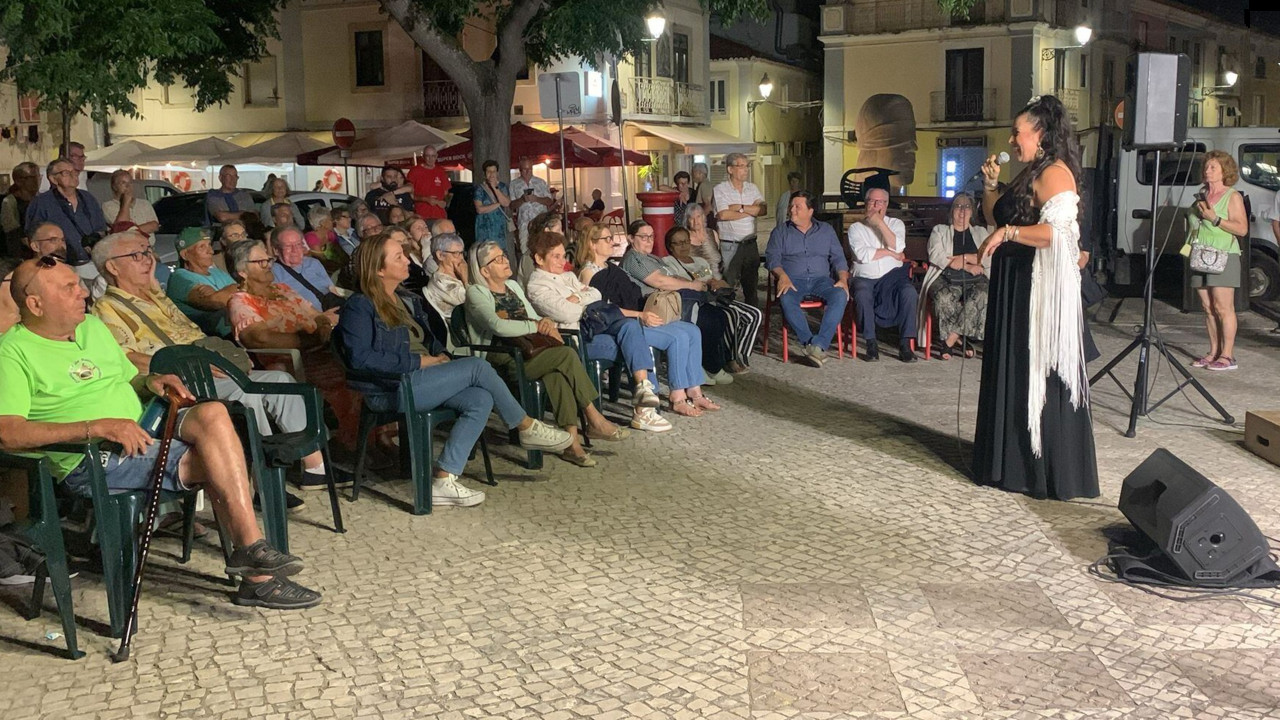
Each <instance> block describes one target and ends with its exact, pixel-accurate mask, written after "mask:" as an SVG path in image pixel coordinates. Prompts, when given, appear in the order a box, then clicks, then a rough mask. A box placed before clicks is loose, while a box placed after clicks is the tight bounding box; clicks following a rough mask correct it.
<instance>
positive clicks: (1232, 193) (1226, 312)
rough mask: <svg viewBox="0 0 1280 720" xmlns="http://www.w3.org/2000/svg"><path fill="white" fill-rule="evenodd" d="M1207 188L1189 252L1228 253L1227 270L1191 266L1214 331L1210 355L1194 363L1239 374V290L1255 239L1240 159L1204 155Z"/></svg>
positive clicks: (1200, 195)
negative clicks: (1195, 248) (1245, 247)
mask: <svg viewBox="0 0 1280 720" xmlns="http://www.w3.org/2000/svg"><path fill="white" fill-rule="evenodd" d="M1203 162H1204V189H1203V190H1202V191H1201V192H1199V193H1197V194H1196V202H1195V204H1194V205H1193V206H1192V208H1191V209H1192V211H1193V212H1194V213H1195V215H1194V217H1191V218H1190V221H1191V222H1190V225H1191V227H1190V234H1189V235H1188V237H1187V245H1186V246H1185V248H1184V250H1183V253H1184V254H1187V255H1190V253H1191V244H1192V242H1193V241H1194V242H1195V243H1198V244H1200V245H1207V246H1209V247H1211V248H1213V249H1214V250H1219V251H1222V252H1225V253H1227V266H1226V268H1225V269H1224V270H1223V271H1222V272H1220V273H1206V272H1196V271H1194V270H1191V269H1190V267H1189V266H1188V273H1189V274H1190V277H1191V287H1193V288H1195V290H1196V294H1197V295H1198V296H1199V297H1200V306H1201V307H1202V308H1204V322H1205V327H1206V328H1207V329H1208V331H1209V353H1208V354H1207V355H1205V356H1204V357H1202V358H1200V359H1198V360H1196V361H1195V362H1193V363H1191V366H1192V367H1202V368H1205V369H1207V370H1235V369H1236V367H1237V365H1236V349H1235V348H1236V288H1238V287H1240V275H1241V270H1240V241H1239V240H1238V239H1237V238H1240V237H1244V236H1245V235H1248V234H1249V218H1248V216H1247V215H1246V213H1245V210H1244V199H1243V198H1242V197H1241V195H1240V193H1239V192H1238V191H1236V189H1235V188H1234V187H1233V186H1234V185H1235V184H1236V183H1237V182H1238V181H1239V180H1240V171H1239V169H1238V166H1237V165H1236V160H1235V158H1233V157H1232V156H1231V155H1230V154H1228V153H1225V152H1222V151H1221V150H1210V151H1209V152H1207V153H1205V156H1204V161H1203Z"/></svg>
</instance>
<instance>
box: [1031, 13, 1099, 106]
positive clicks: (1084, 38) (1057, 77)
mask: <svg viewBox="0 0 1280 720" xmlns="http://www.w3.org/2000/svg"><path fill="white" fill-rule="evenodd" d="M1075 38H1076V44H1075V45H1065V46H1063V47H1054V48H1044V49H1043V50H1041V51H1040V60H1041V61H1042V62H1047V61H1049V60H1052V61H1053V94H1054V97H1058V95H1059V94H1060V93H1061V87H1062V82H1061V81H1062V79H1063V77H1062V76H1063V70H1062V55H1063V53H1065V52H1066V51H1068V50H1076V49H1079V48H1082V47H1084V46H1085V45H1088V44H1089V41H1090V40H1091V39H1093V28H1091V27H1089V26H1088V25H1077V26H1076V29H1075ZM1058 99H1059V100H1061V99H1062V98H1060V97H1059V98H1058Z"/></svg>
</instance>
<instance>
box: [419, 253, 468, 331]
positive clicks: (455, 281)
mask: <svg viewBox="0 0 1280 720" xmlns="http://www.w3.org/2000/svg"><path fill="white" fill-rule="evenodd" d="M464 247H465V246H464V245H463V242H462V238H461V237H459V236H458V235H457V233H443V234H440V235H436V236H435V237H433V238H431V257H432V258H434V259H435V261H436V265H437V266H438V269H437V270H436V271H435V273H434V274H432V276H431V280H430V281H429V282H428V283H427V286H426V287H425V288H423V289H422V294H423V296H424V297H425V298H426V299H427V302H428V303H431V307H433V308H435V311H436V312H438V313H440V317H442V318H444V319H445V320H446V321H447V320H448V319H449V317H450V316H451V315H453V309H454V308H456V307H458V306H459V305H461V304H463V303H465V302H466V301H467V277H468V273H467V256H466V252H465V250H464ZM445 344H446V345H447V346H448V349H449V351H450V352H452V351H453V349H454V345H453V338H452V337H450V338H449V339H448V341H447V342H446V343H445Z"/></svg>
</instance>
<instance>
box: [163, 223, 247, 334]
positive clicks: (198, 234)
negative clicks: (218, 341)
mask: <svg viewBox="0 0 1280 720" xmlns="http://www.w3.org/2000/svg"><path fill="white" fill-rule="evenodd" d="M231 227H234V228H235V229H236V230H237V231H239V232H238V233H233V234H239V235H242V234H243V233H244V227H243V226H242V225H240V221H239V220H233V221H231V222H229V223H227V224H226V225H224V226H223V227H222V232H223V236H224V237H225V236H226V235H227V233H228V232H229V231H230V228H231ZM240 239H244V238H243V237H242V238H240ZM173 246H174V247H175V248H176V249H177V250H178V260H179V263H180V265H181V267H179V268H178V269H177V270H174V271H173V275H171V276H170V277H169V284H168V285H167V286H166V287H165V292H166V293H167V294H168V295H169V299H170V300H172V301H173V303H174V305H177V306H178V309H179V310H181V311H182V313H183V314H184V315H186V316H187V317H189V318H191V320H192V321H194V322H195V324H196V325H198V326H199V327H200V330H201V332H203V333H204V334H206V335H217V336H218V337H230V336H231V323H230V322H229V321H228V320H227V303H228V302H230V300H231V296H232V295H235V294H236V293H237V292H239V288H238V287H236V281H235V280H233V279H232V278H231V275H230V274H229V273H227V271H226V270H223V269H222V268H220V267H218V266H217V265H214V264H213V243H212V242H211V241H210V240H209V236H208V235H207V234H206V231H205V229H204V228H187V229H185V230H183V231H182V232H180V233H178V239H177V240H176V241H175V242H174V244H173Z"/></svg>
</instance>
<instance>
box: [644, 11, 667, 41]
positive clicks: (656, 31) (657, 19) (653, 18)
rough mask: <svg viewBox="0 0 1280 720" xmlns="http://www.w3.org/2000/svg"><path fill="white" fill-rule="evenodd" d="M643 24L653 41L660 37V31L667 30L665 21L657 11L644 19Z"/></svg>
mask: <svg viewBox="0 0 1280 720" xmlns="http://www.w3.org/2000/svg"><path fill="white" fill-rule="evenodd" d="M644 24H645V25H646V26H647V27H648V28H649V36H650V37H652V38H653V39H654V40H657V39H658V38H660V37H662V31H663V30H666V29H667V19H666V18H665V17H663V15H662V13H661V12H659V11H657V10H654V11H653V12H651V13H649V15H648V16H647V17H645V19H644Z"/></svg>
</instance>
